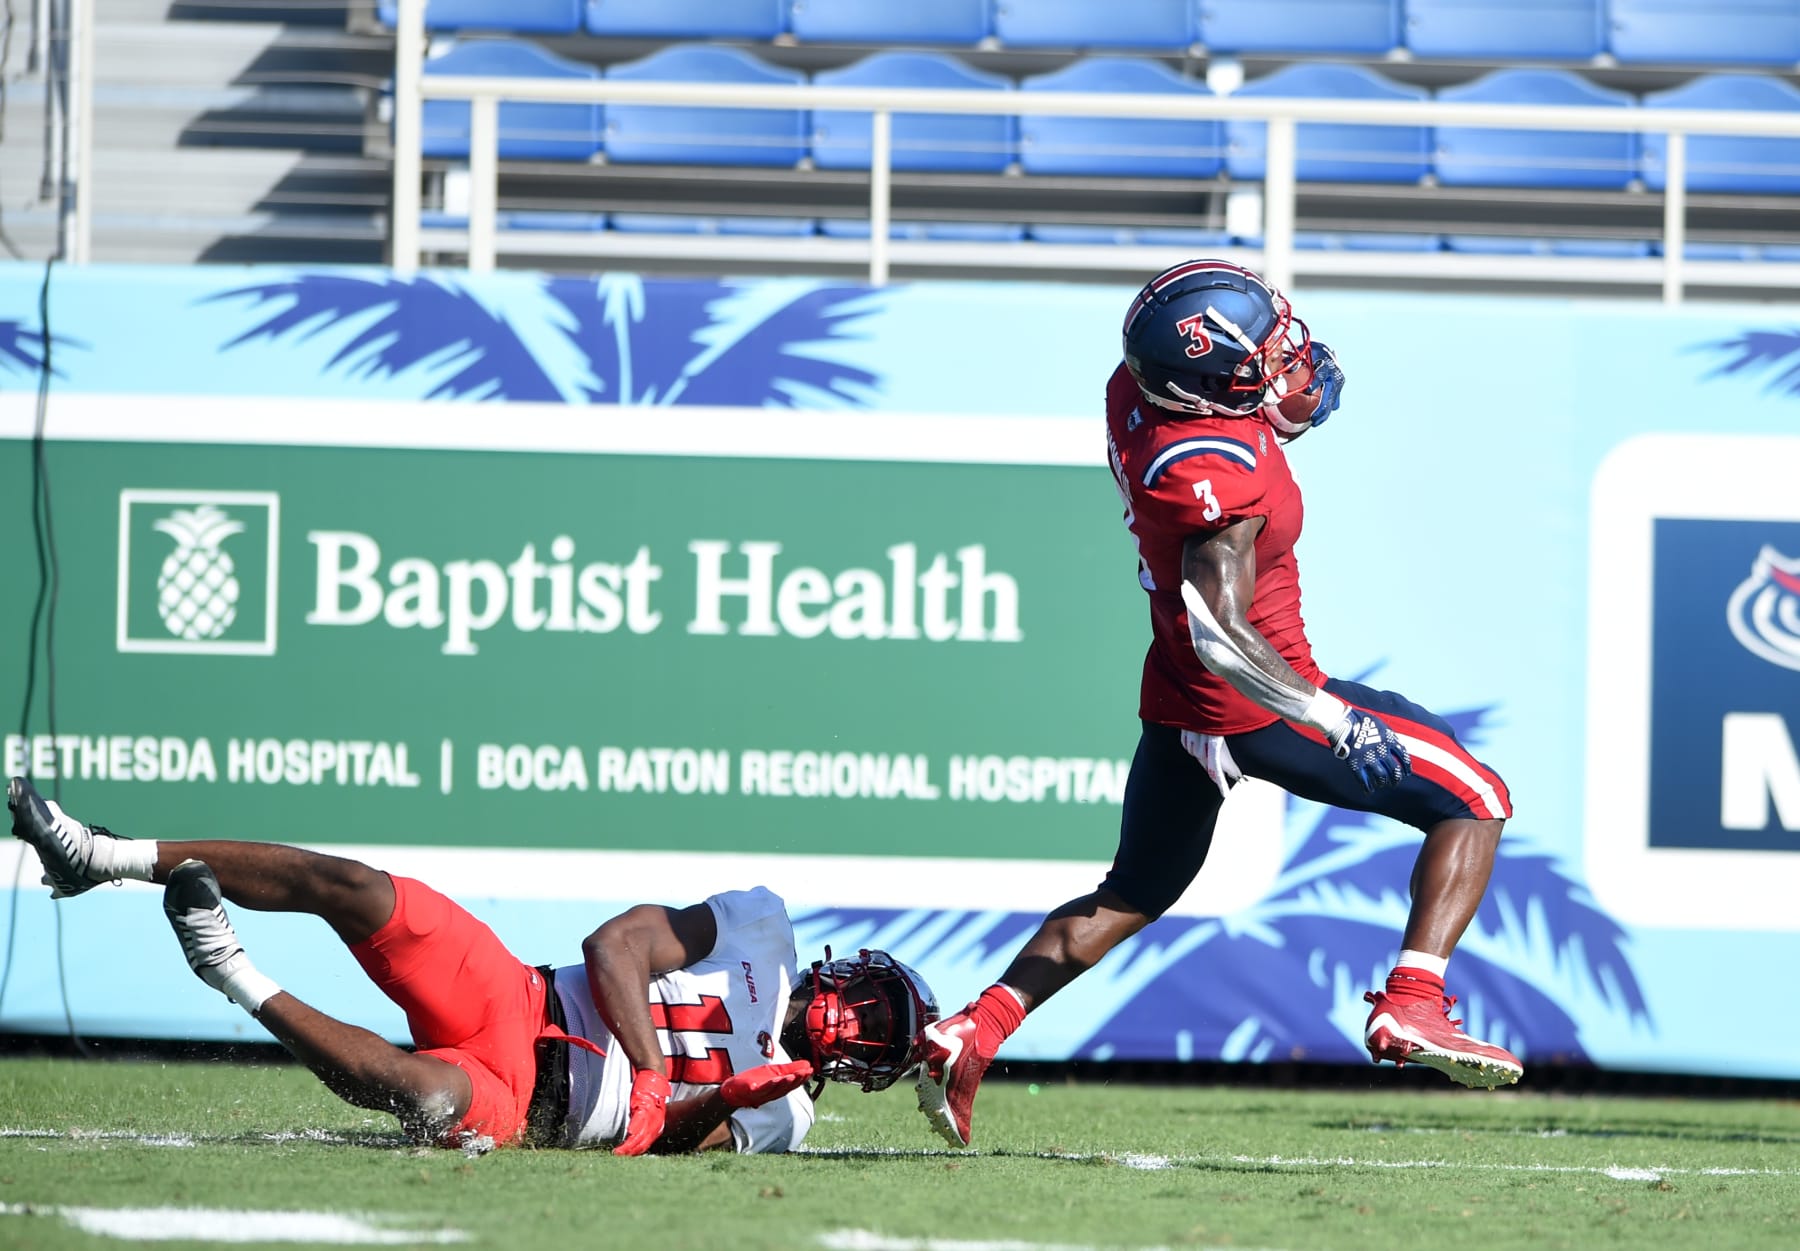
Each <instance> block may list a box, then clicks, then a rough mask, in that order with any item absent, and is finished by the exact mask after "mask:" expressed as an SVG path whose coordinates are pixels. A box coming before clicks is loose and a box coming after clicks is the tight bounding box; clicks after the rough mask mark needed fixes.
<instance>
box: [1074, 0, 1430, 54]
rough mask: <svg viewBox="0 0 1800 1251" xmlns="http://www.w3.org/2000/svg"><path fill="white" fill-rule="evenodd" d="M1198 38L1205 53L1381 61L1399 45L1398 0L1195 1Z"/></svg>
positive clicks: (1097, 0)
mask: <svg viewBox="0 0 1800 1251" xmlns="http://www.w3.org/2000/svg"><path fill="white" fill-rule="evenodd" d="M1096 2H1097V3H1098V2H1099V0H1096ZM1199 33H1200V42H1201V43H1203V44H1205V45H1206V47H1207V50H1208V51H1211V52H1334V53H1355V54H1359V55H1367V54H1373V55H1376V56H1381V55H1384V54H1386V53H1388V52H1390V51H1392V50H1393V49H1394V48H1396V47H1398V46H1399V44H1400V0H1200V31H1199Z"/></svg>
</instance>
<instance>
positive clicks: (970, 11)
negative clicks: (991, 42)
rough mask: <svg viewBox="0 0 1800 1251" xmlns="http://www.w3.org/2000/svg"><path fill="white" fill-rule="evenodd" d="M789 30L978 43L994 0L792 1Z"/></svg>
mask: <svg viewBox="0 0 1800 1251" xmlns="http://www.w3.org/2000/svg"><path fill="white" fill-rule="evenodd" d="M788 29H789V30H791V31H792V32H793V33H794V38H795V39H798V40H800V41H801V42H802V43H808V42H812V43H956V44H974V43H980V42H981V41H982V40H983V39H986V38H987V37H988V36H989V35H991V34H993V33H994V3H993V0H792V3H791V4H790V5H789V10H788Z"/></svg>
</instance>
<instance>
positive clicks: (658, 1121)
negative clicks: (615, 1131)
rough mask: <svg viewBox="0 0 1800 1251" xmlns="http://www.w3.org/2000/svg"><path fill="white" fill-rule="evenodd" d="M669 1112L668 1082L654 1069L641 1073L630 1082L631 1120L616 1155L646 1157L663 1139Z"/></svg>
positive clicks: (628, 1121) (626, 1124)
mask: <svg viewBox="0 0 1800 1251" xmlns="http://www.w3.org/2000/svg"><path fill="white" fill-rule="evenodd" d="M668 1109H669V1079H668V1078H666V1077H664V1076H663V1075H662V1074H661V1073H658V1072H656V1071H655V1070H654V1069H639V1070H638V1071H637V1072H636V1073H635V1074H633V1075H632V1078H631V1116H630V1118H629V1119H628V1120H627V1121H626V1122H625V1141H624V1142H622V1143H620V1144H619V1145H618V1146H616V1147H614V1148H613V1154H614V1155H643V1154H644V1152H646V1151H648V1150H650V1147H651V1145H652V1144H653V1143H655V1141H656V1140H657V1139H658V1138H661V1137H662V1132H663V1118H664V1117H666V1116H667V1115H668Z"/></svg>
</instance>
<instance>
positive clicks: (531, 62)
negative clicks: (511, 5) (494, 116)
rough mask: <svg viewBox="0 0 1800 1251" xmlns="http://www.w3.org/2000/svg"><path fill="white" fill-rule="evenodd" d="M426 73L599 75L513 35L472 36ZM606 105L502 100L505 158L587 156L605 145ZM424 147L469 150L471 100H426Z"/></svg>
mask: <svg viewBox="0 0 1800 1251" xmlns="http://www.w3.org/2000/svg"><path fill="white" fill-rule="evenodd" d="M425 73H427V74H476V75H489V76H494V77H499V78H598V77H600V71H599V70H597V69H595V68H594V67H593V66H591V65H578V64H576V63H575V62H573V61H565V60H563V59H562V58H560V57H554V56H551V55H550V54H549V53H548V52H545V51H544V50H543V49H542V48H540V47H538V46H537V45H536V44H530V43H524V42H522V41H519V40H514V39H468V40H462V41H459V42H457V43H455V44H454V45H452V46H451V47H450V48H449V49H448V50H447V51H445V52H443V53H442V54H441V55H438V56H433V57H431V58H429V59H428V60H426V62H425ZM601 120H602V110H601V107H600V106H599V105H598V104H532V103H524V102H516V103H502V104H501V105H500V145H499V147H500V159H501V160H503V161H586V160H591V159H592V158H593V156H594V154H595V153H596V152H598V151H599V150H600V133H601ZM421 149H422V150H423V152H424V154H425V155H426V156H436V157H467V156H468V155H469V106H468V105H467V104H465V103H463V102H461V101H458V100H427V101H425V107H424V118H423V135H422V141H421Z"/></svg>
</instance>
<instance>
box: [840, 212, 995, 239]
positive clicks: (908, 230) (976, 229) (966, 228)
mask: <svg viewBox="0 0 1800 1251" xmlns="http://www.w3.org/2000/svg"><path fill="white" fill-rule="evenodd" d="M819 233H820V234H822V235H824V236H826V237H827V238H830V239H867V238H868V237H869V219H868V218H866V217H827V218H825V219H824V220H823V221H821V222H820V223H819ZM1024 237H1025V227H1023V226H1019V225H1015V224H1013V223H1011V222H893V221H891V222H889V223H888V238H890V239H930V240H932V241H934V242H952V243H1017V242H1018V241H1019V240H1020V239H1023V238H1024Z"/></svg>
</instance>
